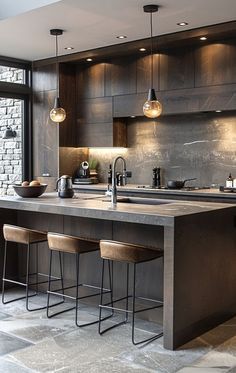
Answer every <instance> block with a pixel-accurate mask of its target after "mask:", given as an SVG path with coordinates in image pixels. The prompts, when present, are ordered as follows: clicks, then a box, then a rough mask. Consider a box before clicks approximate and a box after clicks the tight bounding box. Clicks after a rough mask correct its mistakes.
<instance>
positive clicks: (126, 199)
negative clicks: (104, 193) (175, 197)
mask: <svg viewBox="0 0 236 373" xmlns="http://www.w3.org/2000/svg"><path fill="white" fill-rule="evenodd" d="M103 202H111V201H110V199H103ZM172 202H173V201H170V200H164V199H154V198H139V197H137V198H136V197H118V198H117V203H131V204H137V205H166V204H167V203H172Z"/></svg>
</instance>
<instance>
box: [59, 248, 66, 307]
mask: <svg viewBox="0 0 236 373" xmlns="http://www.w3.org/2000/svg"><path fill="white" fill-rule="evenodd" d="M58 254H59V262H60V276H61V288H62V294H64V278H63V269H62V259H61V252H60V251H58ZM63 301H65V297H63Z"/></svg>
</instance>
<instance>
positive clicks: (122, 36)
mask: <svg viewBox="0 0 236 373" xmlns="http://www.w3.org/2000/svg"><path fill="white" fill-rule="evenodd" d="M116 38H117V39H126V38H127V36H125V35H119V36H117V37H116Z"/></svg>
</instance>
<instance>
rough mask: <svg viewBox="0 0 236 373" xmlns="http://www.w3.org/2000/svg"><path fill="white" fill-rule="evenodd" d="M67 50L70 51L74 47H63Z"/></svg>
mask: <svg viewBox="0 0 236 373" xmlns="http://www.w3.org/2000/svg"><path fill="white" fill-rule="evenodd" d="M65 49H66V50H67V51H71V50H72V49H75V48H74V47H65Z"/></svg>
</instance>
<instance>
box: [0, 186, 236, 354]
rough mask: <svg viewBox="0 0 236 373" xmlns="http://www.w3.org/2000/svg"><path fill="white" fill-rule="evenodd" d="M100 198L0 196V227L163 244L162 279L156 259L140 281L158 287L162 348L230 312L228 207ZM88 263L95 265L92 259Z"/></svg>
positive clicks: (233, 238) (234, 284)
mask: <svg viewBox="0 0 236 373" xmlns="http://www.w3.org/2000/svg"><path fill="white" fill-rule="evenodd" d="M103 199H104V197H103V196H101V195H92V194H89V195H88V194H82V193H79V194H76V196H75V198H73V199H59V198H58V197H57V196H56V194H55V193H48V194H44V195H43V196H41V197H39V198H31V199H23V198H20V197H2V198H1V199H0V217H1V218H0V219H1V224H3V223H4V222H10V221H12V222H13V223H17V224H19V225H22V226H27V227H31V228H36V229H45V230H50V231H56V232H64V233H67V234H75V235H81V236H86V237H90V238H95V239H101V238H107V239H115V240H121V241H126V242H127V241H128V242H131V243H138V244H145V245H147V246H149V247H152V248H154V249H155V248H161V249H163V250H164V284H163V285H162V280H161V264H160V263H157V264H156V265H155V266H154V267H152V268H151V269H150V272H151V274H153V276H154V275H155V273H156V272H158V276H159V277H158V279H159V281H157V282H156V283H155V282H154V281H153V280H152V281H151V280H150V282H148V283H147V282H145V284H146V289H145V291H146V294H147V295H149V296H155V295H156V293H158V294H159V295H160V296H161V294H162V288H163V298H164V320H163V325H164V347H165V348H168V349H176V348H177V347H179V346H181V345H182V344H184V343H185V342H187V341H189V340H190V339H192V338H194V337H196V336H198V335H200V334H201V333H203V332H204V331H206V330H208V329H209V328H212V327H213V326H215V325H217V324H218V323H220V322H222V321H224V320H226V319H228V318H230V317H232V316H233V315H234V314H235V313H236V297H235V292H236V275H235V262H236V227H235V226H236V206H235V205H233V204H227V203H224V204H222V203H210V202H196V201H194V202H192V201H174V200H159V201H158V200H155V201H156V203H153V201H152V204H148V201H144V202H145V203H141V202H143V201H139V200H138V198H134V199H132V198H130V199H129V200H125V201H124V202H118V204H117V206H116V207H115V208H112V207H111V204H110V202H107V201H104V200H103ZM155 201H154V202H155ZM7 212H11V214H10V215H11V216H10V217H9V218H8V216H7ZM45 249H46V248H45ZM19 255H22V254H19ZM43 256H44V258H43ZM19 259H20V258H19ZM46 264H47V252H46V251H42V258H41V265H42V266H44V267H45V266H46ZM64 265H65V263H64ZM71 265H72V262H69V261H67V262H66V268H65V274H64V275H65V276H68V277H69V275H70V273H71V268H70V266H71ZM93 265H94V266H95V265H97V262H96V261H94V259H93ZM85 267H86V266H85ZM92 273H93V277H94V278H95V279H97V281H99V279H100V275H99V271H95V270H93V272H90V273H87V274H85V275H87V276H88V278H89V276H90V277H91V274H92ZM145 281H146V280H145ZM121 282H122V272H121Z"/></svg>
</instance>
